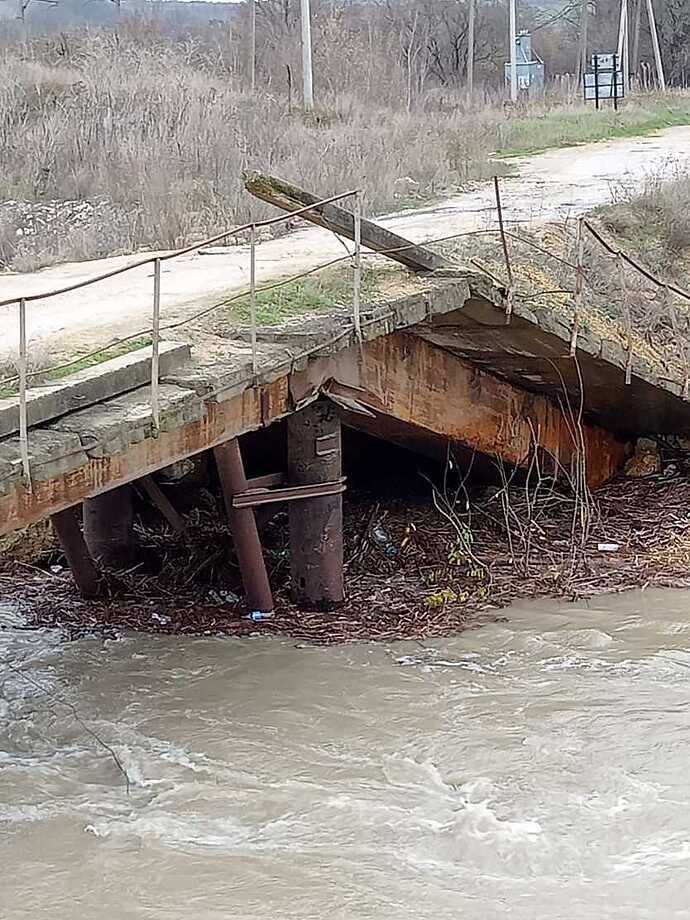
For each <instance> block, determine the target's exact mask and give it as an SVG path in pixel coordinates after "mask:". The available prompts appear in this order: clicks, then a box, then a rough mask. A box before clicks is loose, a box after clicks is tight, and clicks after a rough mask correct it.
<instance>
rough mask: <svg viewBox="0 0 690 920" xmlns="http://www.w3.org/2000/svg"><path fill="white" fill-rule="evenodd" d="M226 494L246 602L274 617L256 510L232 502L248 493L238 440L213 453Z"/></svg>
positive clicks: (232, 440)
mask: <svg viewBox="0 0 690 920" xmlns="http://www.w3.org/2000/svg"><path fill="white" fill-rule="evenodd" d="M213 454H214V456H215V458H216V466H217V468H218V476H219V477H220V485H221V489H222V492H223V501H224V502H225V510H226V512H227V515H228V521H229V523H230V531H231V533H232V539H233V542H234V544H235V552H236V553H237V559H238V561H239V564H240V573H241V575H242V584H243V585H244V593H245V602H246V604H247V608H248V610H249V611H250V612H259V613H270V612H271V611H272V610H273V595H272V594H271V586H270V584H269V581H268V573H267V572H266V563H265V562H264V556H263V552H262V550H261V541H260V540H259V532H258V530H257V529H256V519H255V517H254V510H253V509H252V508H233V505H232V499H233V496H234V495H236V494H237V493H238V492H245V491H246V490H247V477H246V475H245V472H244V463H243V462H242V453H241V451H240V445H239V441H238V440H237V438H232V439H231V440H229V441H225V443H224V444H220V445H219V446H218V447H215V448H214V449H213Z"/></svg>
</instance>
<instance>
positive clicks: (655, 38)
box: [647, 0, 666, 93]
mask: <svg viewBox="0 0 690 920" xmlns="http://www.w3.org/2000/svg"><path fill="white" fill-rule="evenodd" d="M647 16H648V17H649V32H650V34H651V36H652V47H653V48H654V61H655V63H656V77H657V81H658V83H659V89H660V90H661V92H662V93H665V92H666V77H665V76H664V65H663V63H662V61H661V48H660V47H659V33H658V32H657V30H656V17H655V16H654V4H653V2H652V0H647Z"/></svg>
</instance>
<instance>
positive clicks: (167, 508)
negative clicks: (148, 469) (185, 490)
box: [139, 476, 184, 533]
mask: <svg viewBox="0 0 690 920" xmlns="http://www.w3.org/2000/svg"><path fill="white" fill-rule="evenodd" d="M139 485H140V486H141V487H142V489H143V490H144V491H145V492H146V494H147V495H148V497H149V498H150V499H151V501H152V502H153V504H154V505H155V506H156V508H158V510H159V511H160V513H161V514H162V515H163V517H164V518H165V520H166V521H167V522H168V524H170V526H171V527H172V529H173V530H174V531H175V533H182V531H183V530H184V518H183V517H182V515H181V514H178V512H177V511H176V510H175V508H174V507H173V504H172V502H171V501H170V499H169V498H168V496H167V495H166V494H165V492H163V490H162V489H161V487H160V486H159V485H158V483H157V482H156V480H155V479H154V478H153V476H142V478H141V479H140V480H139Z"/></svg>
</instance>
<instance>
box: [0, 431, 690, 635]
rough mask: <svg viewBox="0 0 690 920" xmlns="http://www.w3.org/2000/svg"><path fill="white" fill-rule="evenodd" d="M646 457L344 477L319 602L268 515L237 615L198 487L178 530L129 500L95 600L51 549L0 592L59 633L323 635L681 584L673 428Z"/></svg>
mask: <svg viewBox="0 0 690 920" xmlns="http://www.w3.org/2000/svg"><path fill="white" fill-rule="evenodd" d="M658 459H659V460H660V461H661V462H662V468H661V469H660V471H659V472H657V473H653V474H652V475H648V476H645V477H643V478H628V477H619V478H618V479H616V480H614V481H612V482H611V483H609V484H607V485H605V486H603V487H602V488H600V489H598V490H596V491H595V492H594V493H592V494H589V493H587V494H585V495H580V496H578V495H576V494H574V493H573V492H572V491H571V490H567V489H562V488H559V487H556V486H555V485H554V483H553V481H552V480H551V479H549V478H548V477H546V476H544V475H539V476H537V475H535V472H534V470H532V472H531V473H530V474H528V475H527V476H524V477H520V479H518V478H517V477H513V478H511V479H510V480H506V481H504V482H503V484H502V485H490V486H482V487H479V486H477V485H475V486H472V487H469V486H467V488H466V487H465V486H464V485H462V484H459V483H455V484H450V483H448V482H446V484H445V486H444V484H443V483H440V484H435V485H434V486H432V485H431V483H430V482H429V481H428V480H427V479H426V478H424V477H421V476H417V477H416V478H412V479H410V478H407V479H402V478H401V479H400V480H396V481H394V482H391V483H390V485H389V488H388V489H386V490H384V491H383V492H382V491H381V490H380V489H378V488H373V487H372V489H371V490H368V489H367V488H362V487H361V486H355V487H354V488H353V489H352V490H351V491H350V492H349V494H348V496H347V500H346V503H345V547H346V549H345V559H346V582H347V601H346V603H345V605H344V606H343V608H342V609H340V610H338V611H335V612H332V613H319V612H310V611H298V610H297V609H296V608H295V607H294V606H293V605H292V604H291V603H290V600H289V558H288V550H287V546H288V540H287V519H286V515H285V514H284V513H279V514H277V515H276V516H275V517H273V518H272V519H271V520H269V521H267V522H265V523H264V525H263V527H262V539H263V542H264V547H265V552H266V558H267V562H268V565H269V571H270V574H271V579H272V583H273V585H274V590H275V599H276V612H275V615H274V617H273V618H271V619H268V620H265V621H262V622H259V623H255V622H252V621H250V620H247V619H245V618H243V614H244V610H243V607H242V603H241V599H240V598H241V585H240V582H239V576H238V569H237V566H236V562H235V560H234V557H233V554H232V549H231V539H230V536H229V534H228V532H227V527H226V524H225V521H224V518H223V516H222V514H221V513H220V510H219V505H218V503H217V501H216V499H215V498H214V497H213V496H211V495H210V494H207V500H206V502H205V503H204V504H202V506H201V507H200V508H197V509H196V510H194V511H192V512H191V513H190V514H189V515H188V517H187V529H186V531H185V533H184V534H182V535H173V534H171V533H170V532H169V531H167V530H165V529H163V528H162V527H161V526H160V525H158V524H155V525H152V524H151V522H150V520H149V519H148V518H147V515H146V513H144V514H143V516H142V517H140V526H139V530H138V533H139V541H140V559H141V563H140V565H139V566H137V567H136V568H135V569H134V570H132V571H130V572H128V573H124V574H117V575H115V574H108V575H107V576H106V593H105V598H104V599H103V600H101V601H98V602H89V603H87V602H85V601H82V600H81V599H80V598H79V596H78V594H77V592H76V589H75V587H74V584H73V582H72V579H71V575H70V573H69V571H68V570H67V568H66V567H65V563H64V559H62V558H61V556H60V554H59V552H58V551H51V550H50V548H47V549H45V550H44V552H43V555H42V558H37V559H36V562H35V563H27V562H26V560H25V559H24V560H23V561H21V562H18V563H16V564H14V565H12V566H11V567H10V568H6V569H5V571H4V573H3V574H1V575H0V592H1V596H2V599H3V601H5V602H10V603H12V604H15V605H17V607H18V608H20V609H21V610H22V611H23V612H24V614H25V615H26V617H27V622H28V624H29V625H30V626H31V627H43V626H48V627H55V626H59V627H61V628H63V629H64V630H65V632H66V634H67V635H69V636H72V637H76V636H80V635H83V634H84V633H85V632H87V633H88V632H91V631H96V632H100V631H106V632H113V631H114V632H118V631H119V630H122V629H134V630H139V631H142V632H150V633H163V634H200V635H238V636H242V635H250V634H257V633H258V634H262V635H286V636H290V637H293V638H296V639H300V640H304V641H309V642H315V643H323V644H329V643H338V642H346V641H352V640H384V641H391V640H394V639H424V638H429V637H433V636H448V635H454V634H457V633H459V632H461V631H463V630H464V629H467V628H468V627H473V626H477V625H479V624H481V623H483V622H486V621H487V619H496V617H501V616H502V613H501V611H502V610H503V608H505V607H507V606H508V605H509V604H511V603H513V602H514V601H516V600H518V599H524V598H536V597H554V598H566V599H570V600H573V601H575V600H581V599H584V598H590V597H595V596H597V595H601V594H607V593H619V592H623V591H627V590H632V589H635V588H638V589H639V588H647V587H651V586H654V587H679V588H680V587H690V512H688V508H687V495H688V491H689V489H690V461H689V460H688V458H687V454H686V453H685V451H684V450H682V449H681V448H679V447H678V442H666V443H664V444H663V445H662V449H661V452H660V457H659V458H658ZM656 462H657V460H656V459H655V460H654V463H656ZM651 468H654V467H651ZM633 472H639V469H638V470H633ZM643 472H644V470H643Z"/></svg>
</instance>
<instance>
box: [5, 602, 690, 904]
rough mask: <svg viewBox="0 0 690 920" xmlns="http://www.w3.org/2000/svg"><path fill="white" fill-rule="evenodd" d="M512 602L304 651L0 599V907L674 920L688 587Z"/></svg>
mask: <svg viewBox="0 0 690 920" xmlns="http://www.w3.org/2000/svg"><path fill="white" fill-rule="evenodd" d="M506 617H507V618H506V621H505V622H499V623H495V624H491V625H486V626H484V627H482V628H480V629H472V630H468V631H467V632H465V633H464V634H462V635H460V636H459V637H457V638H454V639H451V640H432V641H425V642H403V643H396V644H392V645H388V646H386V645H376V644H368V643H361V644H354V645H345V646H339V647H334V648H321V647H310V646H304V645H302V644H300V643H296V642H295V641H290V640H287V639H286V640H278V639H263V638H252V639H243V640H237V639H227V638H222V639H220V638H176V637H151V636H143V635H133V634H125V635H123V636H122V637H120V638H117V639H103V638H84V639H80V640H77V641H72V642H66V641H64V640H63V639H62V638H61V636H60V635H59V634H58V633H57V632H54V631H27V630H24V629H21V628H18V627H19V626H20V623H21V621H20V617H19V614H17V613H16V612H15V611H12V610H10V609H8V608H4V609H2V612H1V613H0V620H1V621H2V622H3V623H4V626H5V628H4V629H3V630H0V657H1V658H2V660H3V661H4V662H5V666H4V667H3V668H1V669H0V866H1V867H2V880H1V881H0V917H2V918H3V920H19V918H27V920H28V918H32V920H36V918H43V917H45V918H50V920H77V918H78V920H86V918H99V920H100V918H103V920H125V918H126V920H129V918H132V920H134V918H136V920H144V918H145V920H173V918H183V917H184V918H190V920H192V918H193V920H211V918H213V920H216V918H241V920H268V918H270V920H276V918H291V920H292V918H294V920H312V918H314V920H316V918H318V920H322V918H333V920H407V918H420V920H422V918H429V920H431V918H433V920H451V918H453V920H455V918H460V917H462V918H468V920H492V918H503V917H510V918H511V920H538V918H542V917H548V918H549V920H580V918H588V920H589V918H592V917H597V918H606V920H614V918H621V920H623V918H624V920H641V918H654V920H670V918H681V917H682V918H687V917H688V916H689V915H690V808H689V804H688V803H689V799H690V595H689V594H688V593H686V592H671V591H647V592H644V593H633V594H626V595H622V596H619V597H614V598H607V599H599V600H596V601H593V602H590V603H588V604H577V605H570V604H557V603H556V602H553V601H551V602H537V603H530V604H526V605H524V606H519V607H514V608H512V609H510V610H509V611H507V612H506ZM8 662H9V663H10V664H11V665H12V667H13V668H14V669H19V671H21V674H20V673H18V672H17V670H10V669H9V668H8V667H7V663H8ZM71 707H75V708H74V709H72V708H71ZM75 712H76V715H78V717H79V718H78V719H77V718H75ZM88 729H90V730H91V731H93V732H95V733H96V734H97V736H98V737H99V738H100V739H102V740H103V741H104V742H105V743H106V744H108V745H109V746H111V747H112V749H113V751H114V752H115V753H116V754H117V757H118V758H119V760H120V761H121V763H122V766H123V767H124V769H125V770H126V772H127V774H128V777H129V780H130V789H129V792H128V791H127V789H126V785H125V781H124V778H123V776H122V774H121V772H120V770H119V769H118V767H117V765H116V763H115V761H114V759H113V757H112V756H111V755H110V753H109V752H108V750H106V749H105V748H104V747H103V746H101V745H100V744H99V743H98V742H97V741H96V740H95V739H94V737H93V736H92V735H91V734H89V731H88Z"/></svg>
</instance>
